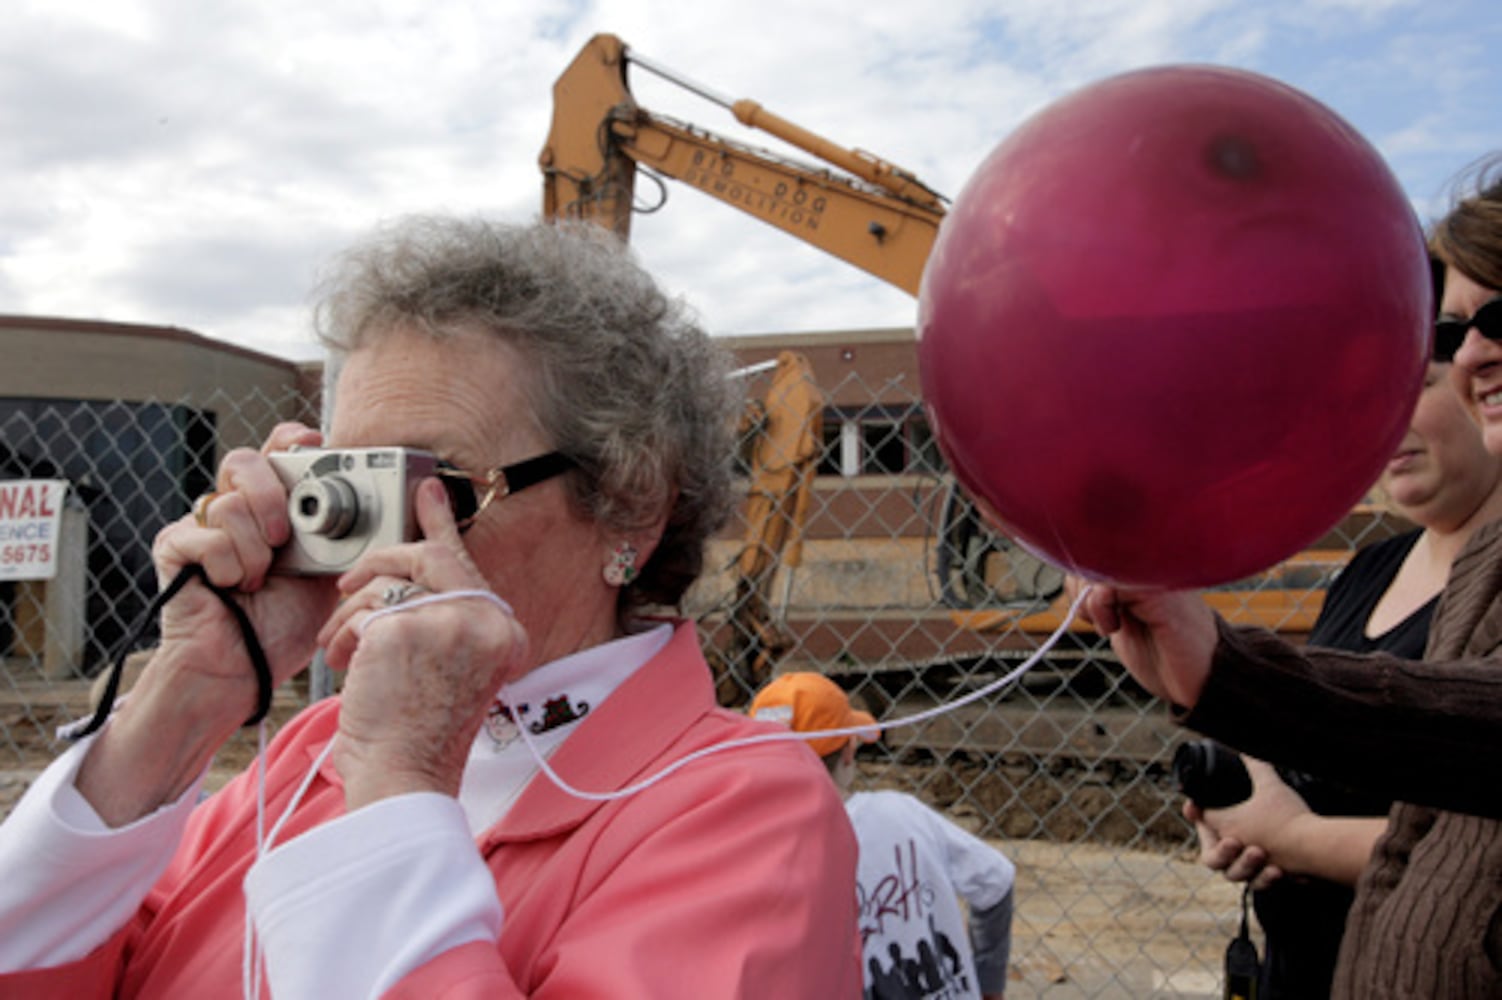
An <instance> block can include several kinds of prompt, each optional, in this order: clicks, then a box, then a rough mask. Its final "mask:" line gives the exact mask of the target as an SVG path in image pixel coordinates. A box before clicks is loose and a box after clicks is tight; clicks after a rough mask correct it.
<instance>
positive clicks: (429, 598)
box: [355, 589, 516, 635]
mask: <svg viewBox="0 0 1502 1000" xmlns="http://www.w3.org/2000/svg"><path fill="white" fill-rule="evenodd" d="M466 597H478V598H480V599H481V600H485V601H489V602H490V603H491V604H494V605H495V606H496V607H498V608H500V609H501V610H502V611H504V612H506V614H508V615H510V616H512V617H513V618H514V617H516V612H515V611H513V610H511V605H509V604H507V603H506V602H505V601H504V600H502V599H501V598H500V596H499V595H497V594H496V593H494V592H493V591H489V590H480V589H475V590H442V591H439V592H437V593H434V594H424V595H422V596H421V597H413V598H409V599H408V600H405V601H402V602H400V603H398V604H388V605H387V606H386V607H384V608H376V609H375V610H374V611H371V612H370V613H369V614H367V615H366V616H365V620H364V621H362V622H361V623H360V624H359V626H358V627H357V628H356V629H355V634H356V635H364V634H365V630H366V629H368V628H370V623H371V622H373V621H375V620H376V619H378V618H385V617H386V616H387V615H396V614H401V613H402V612H404V611H412V610H414V609H415V608H420V607H423V606H424V605H428V604H441V603H442V602H444V601H458V600H462V599H464V598H466Z"/></svg>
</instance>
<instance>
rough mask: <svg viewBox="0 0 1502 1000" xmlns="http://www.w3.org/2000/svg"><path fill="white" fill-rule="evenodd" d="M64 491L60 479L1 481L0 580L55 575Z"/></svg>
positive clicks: (66, 485)
mask: <svg viewBox="0 0 1502 1000" xmlns="http://www.w3.org/2000/svg"><path fill="white" fill-rule="evenodd" d="M67 493H68V483H67V481H66V480H62V479H12V480H9V481H6V482H0V580H50V579H52V578H53V577H54V576H56V575H57V541H58V523H59V521H60V520H61V518H62V514H63V497H65V496H66V495H67Z"/></svg>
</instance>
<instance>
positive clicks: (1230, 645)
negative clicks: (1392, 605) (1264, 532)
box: [1182, 621, 1502, 816]
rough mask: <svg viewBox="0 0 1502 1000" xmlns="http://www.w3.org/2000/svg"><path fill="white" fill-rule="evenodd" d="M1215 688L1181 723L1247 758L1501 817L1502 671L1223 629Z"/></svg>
mask: <svg viewBox="0 0 1502 1000" xmlns="http://www.w3.org/2000/svg"><path fill="white" fill-rule="evenodd" d="M1218 627H1219V629H1220V642H1219V644H1218V646H1217V647H1216V651H1215V656H1214V660H1213V663H1212V667H1211V671H1210V678H1209V681H1208V682H1207V683H1206V685H1205V689H1204V692H1203V693H1202V694H1201V696H1200V699H1199V702H1198V703H1197V704H1196V705H1195V706H1194V708H1193V710H1192V711H1190V712H1189V713H1187V715H1185V716H1184V717H1183V719H1182V721H1183V722H1184V724H1185V725H1187V726H1189V727H1190V728H1192V729H1195V730H1198V731H1200V732H1203V733H1205V734H1207V735H1209V736H1213V737H1215V738H1216V739H1218V740H1221V741H1222V742H1225V743H1227V744H1229V745H1231V746H1233V747H1236V748H1237V749H1239V750H1243V751H1245V752H1247V753H1250V754H1252V755H1254V756H1257V757H1262V758H1265V759H1267V760H1270V761H1273V762H1275V763H1285V764H1288V765H1291V766H1296V767H1298V768H1300V769H1302V770H1307V771H1312V772H1315V773H1318V774H1320V775H1322V776H1324V777H1328V778H1332V779H1335V780H1338V781H1342V782H1345V783H1347V784H1349V785H1351V786H1352V787H1357V788H1362V789H1365V790H1370V791H1372V792H1376V793H1379V794H1384V795H1389V796H1391V797H1393V798H1396V799H1401V800H1403V801H1408V802H1416V803H1421V804H1424V805H1432V806H1437V807H1440V808H1444V809H1451V810H1455V811H1458V812H1468V813H1477V814H1480V815H1486V816H1502V778H1499V776H1498V774H1497V771H1496V767H1495V763H1494V762H1495V761H1497V760H1502V665H1499V664H1498V663H1497V662H1496V661H1495V660H1492V659H1488V660H1472V661H1459V662H1448V663H1425V662H1415V661H1412V660H1401V659H1397V658H1394V657H1390V656H1385V655H1381V654H1366V655H1358V654H1354V653H1344V652H1338V651H1334V650H1325V649H1312V648H1308V649H1301V648H1299V647H1295V646H1292V645H1290V644H1288V643H1286V642H1284V641H1282V640H1281V639H1279V638H1278V637H1277V636H1276V635H1274V634H1272V633H1271V632H1269V631H1266V630H1264V629H1250V628H1234V627H1232V626H1230V625H1228V624H1226V623H1225V622H1224V621H1222V622H1220V623H1219V626H1218Z"/></svg>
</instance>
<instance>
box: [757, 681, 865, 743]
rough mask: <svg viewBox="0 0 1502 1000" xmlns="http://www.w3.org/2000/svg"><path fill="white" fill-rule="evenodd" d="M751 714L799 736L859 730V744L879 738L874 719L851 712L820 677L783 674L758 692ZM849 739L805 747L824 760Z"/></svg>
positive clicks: (844, 698) (843, 696) (838, 690)
mask: <svg viewBox="0 0 1502 1000" xmlns="http://www.w3.org/2000/svg"><path fill="white" fill-rule="evenodd" d="M750 714H751V717H752V718H753V719H762V720H764V721H767V722H780V723H782V724H783V725H784V726H787V727H788V728H789V729H792V730H794V731H795V732H800V733H816V732H822V731H824V730H827V729H854V728H862V729H865V730H866V731H865V732H862V733H860V734H858V738H859V739H860V740H861V742H863V743H875V742H876V741H877V740H878V739H880V738H881V729H880V728H879V727H878V726H877V725H876V719H875V717H874V716H872V715H871V713H869V712H862V711H860V710H859V709H856V708H852V707H851V706H850V698H849V697H848V696H847V695H846V694H845V692H844V690H842V689H841V688H840V686H839V685H838V684H836V683H835V682H834V681H832V680H830V679H829V678H828V677H825V676H824V675H823V674H815V673H810V672H801V673H789V674H783V675H782V676H781V677H778V678H777V679H776V680H774V681H772V683H770V684H768V685H767V686H766V687H764V688H762V689H761V691H760V692H759V693H758V694H757V696H756V698H755V700H754V701H752V702H751V712H750ZM850 739H851V737H849V736H821V737H819V738H817V739H811V740H809V741H808V745H809V746H810V747H812V748H813V751H814V753H816V754H818V755H819V756H820V757H827V756H829V755H830V754H832V753H835V752H836V751H838V750H839V749H841V748H842V747H844V745H845V744H846V743H848V742H850Z"/></svg>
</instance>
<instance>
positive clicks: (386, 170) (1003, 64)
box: [0, 0, 1502, 359]
mask: <svg viewBox="0 0 1502 1000" xmlns="http://www.w3.org/2000/svg"><path fill="white" fill-rule="evenodd" d="M6 6H7V12H6V22H5V28H4V30H3V31H0V136H3V139H0V191H3V192H4V196H3V197H0V313H16V314H31V315H52V316H69V317H80V318H93V319H107V320H116V321H123V322H140V323H153V324H162V325H170V326H179V327H185V328H188V329H191V330H194V331H197V332H199V333H202V334H205V335H207V336H210V337H215V338H220V339H223V340H226V341H230V342H233V343H237V344H241V345H245V346H249V347H254V348H256V349H258V350H262V351H266V352H268V353H273V354H277V355H281V356H285V357H291V358H297V359H307V358H312V357H315V356H317V348H316V346H315V345H314V343H313V342H312V339H311V337H310V335H309V324H308V318H307V314H308V292H309V289H310V288H311V286H312V285H313V283H314V281H315V279H316V276H317V274H318V272H319V268H320V266H321V265H322V263H323V262H325V261H326V260H327V259H328V257H329V256H330V255H331V254H332V253H333V252H334V251H335V250H337V249H338V248H339V247H341V246H343V245H345V244H346V243H348V242H349V241H350V240H351V239H353V238H354V237H356V236H357V235H358V234H360V233H361V232H363V231H365V230H367V229H369V228H370V227H371V226H372V225H373V224H375V223H376V222H377V221H379V220H381V219H383V218H387V217H390V216H393V215H398V214H402V213H407V212H415V211H432V210H441V211H458V212H465V213H475V212H478V213H484V214H488V215H494V216H498V217H502V218H507V219H512V220H516V221H525V220H528V219H530V218H533V217H535V216H536V214H537V212H538V210H539V205H540V191H541V182H540V175H539V172H538V169H537V162H536V161H537V154H538V151H539V149H540V148H541V146H542V143H543V140H544V138H545V136H546V134H547V130H548V124H549V119H550V116H551V106H550V101H551V87H552V84H553V81H554V79H555V78H556V77H557V75H558V74H559V73H560V72H561V71H562V70H563V68H564V67H565V66H566V65H567V64H568V62H569V61H570V59H572V58H573V56H574V55H575V53H577V52H578V50H579V49H580V47H581V46H582V45H583V44H584V43H585V42H586V41H587V40H588V39H589V37H590V36H591V35H593V34H595V33H596V32H612V33H615V34H618V35H620V36H621V37H622V38H623V39H625V41H626V42H627V43H628V44H630V45H631V46H632V47H633V49H635V50H637V51H639V52H640V53H642V54H643V55H645V56H648V57H650V58H651V59H652V60H654V61H655V62H657V63H661V64H664V65H666V66H669V67H671V68H673V69H674V70H676V71H678V72H680V73H682V74H683V75H685V76H687V77H689V78H691V79H693V80H696V81H699V82H701V83H703V84H706V85H708V86H710V87H712V88H713V89H715V90H717V91H719V92H722V93H725V94H728V95H730V96H733V97H751V98H755V99H757V100H759V101H760V102H761V103H762V104H763V105H765V106H766V107H767V108H769V109H770V110H773V111H776V112H778V113H780V114H782V115H783V116H784V117H787V118H790V119H792V120H793V121H795V122H797V123H799V124H801V125H803V126H805V127H806V128H809V129H811V130H813V131H815V132H817V133H820V134H822V135H824V136H826V137H828V138H830V139H832V140H834V141H835V142H837V143H839V144H840V145H843V146H848V147H859V148H861V149H865V150H869V151H871V152H873V153H875V154H877V155H879V156H881V157H882V158H884V159H887V160H889V161H891V162H893V163H896V164H899V165H901V166H903V167H905V168H907V169H909V170H911V171H913V172H914V173H916V174H917V175H918V176H919V177H921V178H922V179H923V180H924V181H925V182H927V183H928V184H929V185H930V186H931V187H933V188H935V189H937V190H939V191H940V192H943V193H945V194H947V195H950V196H953V195H955V194H958V192H959V190H960V188H961V186H962V185H963V184H964V182H965V180H966V178H967V177H968V176H969V174H970V172H971V171H972V170H973V169H974V168H975V166H976V165H977V164H978V163H979V162H980V160H981V159H982V158H983V157H984V156H985V154H986V153H987V152H988V151H989V150H990V149H991V148H992V147H994V146H995V145H996V143H997V142H999V141H1000V140H1002V139H1003V138H1004V137H1005V136H1006V135H1007V134H1008V132H1009V131H1010V130H1011V129H1013V128H1014V127H1015V126H1016V125H1017V124H1018V122H1020V121H1021V120H1022V119H1023V118H1025V117H1026V116H1027V115H1029V114H1031V113H1033V112H1035V111H1037V110H1039V109H1040V108H1042V107H1044V106H1045V105H1047V104H1048V102H1049V101H1051V100H1053V99H1055V98H1057V97H1059V96H1061V95H1063V94H1065V93H1068V92H1069V91H1071V90H1073V89H1075V88H1078V87H1080V86H1082V85H1084V84H1086V83H1089V82H1091V81H1094V80H1098V79H1100V78H1102V77H1105V76H1109V75H1111V74H1114V73H1118V72H1121V71H1124V70H1127V69H1131V68H1136V67H1140V66H1145V65H1152V64H1158V63H1172V62H1212V63H1220V64H1225V65H1232V66H1239V67H1244V68H1247V69H1252V70H1256V71H1259V72H1262V73H1265V74H1267V75H1270V76H1274V77H1277V78H1279V79H1281V80H1283V81H1285V82H1287V83H1290V84H1293V85H1294V86H1296V87H1299V88H1300V89H1302V90H1304V91H1306V92H1308V93H1310V94H1312V95H1313V96H1315V97H1317V98H1318V99H1320V100H1321V101H1323V102H1324V103H1326V104H1327V105H1329V106H1330V107H1332V108H1333V109H1335V110H1336V111H1337V112H1338V113H1340V114H1341V115H1342V116H1344V117H1345V118H1346V119H1348V120H1349V121H1350V122H1352V123H1353V124H1354V125H1355V126H1356V127H1357V128H1358V129H1359V130H1360V131H1361V132H1362V133H1364V134H1365V135H1366V136H1367V137H1368V138H1369V139H1370V140H1371V141H1372V142H1373V143H1374V144H1375V145H1376V146H1377V148H1378V149H1379V150H1381V152H1382V153H1383V155H1384V156H1385V157H1386V158H1387V159H1388V162H1389V163H1390V164H1391V166H1392V168H1393V170H1394V171H1395V173H1396V174H1397V176H1398V178H1399V180H1400V181H1401V182H1402V184H1403V186H1404V188H1405V189H1406V190H1407V192H1408V193H1409V195H1410V197H1411V198H1412V200H1413V203H1414V207H1415V209H1416V210H1417V211H1418V213H1419V215H1420V217H1421V218H1423V219H1425V220H1427V219H1429V218H1431V217H1432V216H1433V215H1435V214H1438V213H1440V212H1442V211H1443V209H1444V206H1445V203H1446V199H1447V197H1448V194H1449V182H1450V180H1451V178H1452V177H1453V176H1454V175H1455V173H1456V172H1457V171H1458V170H1460V169H1461V168H1463V167H1464V166H1466V165H1467V164H1468V163H1471V162H1472V161H1474V160H1475V159H1476V158H1478V157H1480V156H1482V155H1483V154H1485V153H1486V152H1488V151H1489V150H1491V149H1493V148H1502V100H1499V97H1498V95H1502V60H1499V59H1498V58H1497V54H1498V53H1499V52H1502V14H1499V13H1498V12H1497V8H1496V6H1495V0H1454V2H1435V0H1266V2H1263V0H942V2H938V3H933V2H931V3H913V2H910V0H864V2H861V3H854V4H852V3H845V2H839V3H837V2H834V0H761V2H758V3H745V2H742V3H734V4H732V3H729V2H726V0H698V2H693V3H688V2H684V0H619V2H603V0H602V2H588V0H364V2H353V0H313V2H308V0H11V2H10V3H9V4H7V5H6ZM632 87H633V91H634V93H635V94H636V96H637V98H638V100H639V101H640V102H641V104H642V105H644V106H645V107H647V108H649V109H652V110H657V111H661V112H665V113H668V114H671V115H673V116H675V117H678V118H682V119H687V120H688V121H690V122H693V123H694V124H696V125H699V126H702V127H705V128H708V129H711V130H714V131H716V132H719V133H721V134H723V135H726V136H728V137H731V138H736V139H740V140H741V141H749V142H752V143H754V144H756V145H762V146H768V147H772V148H775V140H771V139H768V138H765V137H757V136H755V135H754V134H751V133H747V132H745V131H744V130H742V129H740V127H739V126H737V125H736V124H735V122H734V120H733V119H731V118H730V117H729V115H728V114H727V113H726V112H723V111H721V110H720V109H719V108H718V107H716V106H714V105H711V104H707V103H704V102H702V101H699V100H697V99H695V98H692V97H691V96H688V95H685V94H683V93H681V92H679V91H676V90H675V89H673V88H671V87H669V86H667V85H665V84H661V83H660V82H658V81H656V80H655V79H654V78H652V77H650V76H647V75H645V74H641V73H638V74H635V75H633V76H632ZM668 195H669V201H668V203H667V205H666V206H665V207H664V208H663V209H662V210H661V211H660V212H657V213H656V214H654V215H651V216H644V217H641V218H639V219H638V220H637V222H636V223H635V228H634V231H633V243H634V244H635V245H636V247H637V250H638V252H639V254H640V255H641V257H642V258H643V260H644V261H645V262H646V263H647V264H648V266H649V267H651V268H652V269H653V270H654V271H656V272H657V273H658V274H659V276H661V277H662V279H663V280H664V282H665V283H666V284H667V285H668V286H669V288H670V289H671V290H673V291H674V292H675V293H678V294H681V295H684V296H685V297H687V298H688V299H689V301H690V302H691V303H693V304H694V305H695V306H696V307H697V308H698V310H699V313H700V315H701V316H702V318H703V320H704V322H705V324H706V325H707V326H708V327H709V328H710V329H711V330H712V331H715V332H717V333H756V332H768V331H784V330H817V329H839V328H850V327H867V326H897V325H908V324H911V322H912V321H913V316H914V301H913V299H912V298H911V297H909V296H908V295H906V294H904V293H902V292H899V291H896V290H894V289H892V288H889V287H887V286H885V285H883V284H882V283H880V282H879V281H877V280H875V279H872V278H867V277H865V276H864V275H863V274H861V273H860V272H858V271H856V270H855V269H853V268H852V267H850V266H848V265H846V264H843V263H841V262H839V261H837V260H834V259H833V258H830V257H827V256H825V255H824V254H822V253H820V252H819V251H816V250H814V249H812V248H810V247H807V246H804V245H802V244H801V243H798V242H797V241H795V240H793V239H791V238H790V237H787V236H785V235H783V234H781V233H779V232H777V231H774V230H771V229H769V228H767V227H765V226H764V225H762V224H761V223H758V222H756V221H754V220H751V219H749V218H746V217H744V216H741V215H740V214H739V213H738V212H736V211H734V210H733V209H730V208H727V207H724V206H721V205H719V204H718V203H716V202H712V201H709V200H707V199H706V198H704V197H703V196H701V195H699V194H697V193H696V192H694V191H692V190H689V189H687V188H686V187H685V186H682V185H676V184H671V183H670V186H669V189H668Z"/></svg>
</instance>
